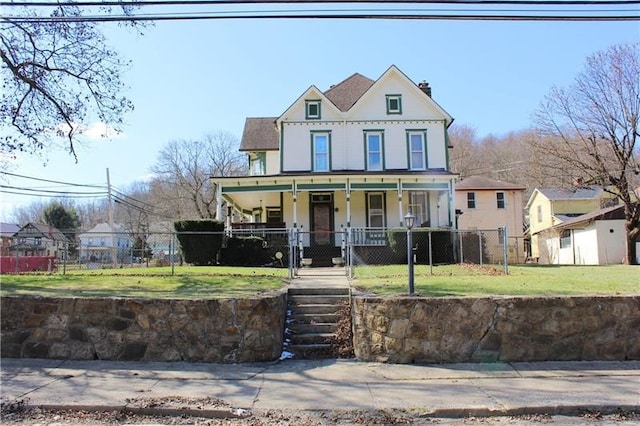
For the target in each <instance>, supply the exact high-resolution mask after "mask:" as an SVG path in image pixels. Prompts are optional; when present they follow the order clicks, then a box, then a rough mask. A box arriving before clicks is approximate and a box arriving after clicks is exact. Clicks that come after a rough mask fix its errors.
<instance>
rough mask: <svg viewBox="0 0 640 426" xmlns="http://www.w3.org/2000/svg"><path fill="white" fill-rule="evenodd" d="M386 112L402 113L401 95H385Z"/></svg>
mask: <svg viewBox="0 0 640 426" xmlns="http://www.w3.org/2000/svg"><path fill="white" fill-rule="evenodd" d="M386 97H387V114H402V95H386Z"/></svg>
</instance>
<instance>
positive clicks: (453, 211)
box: [449, 179, 456, 227]
mask: <svg viewBox="0 0 640 426" xmlns="http://www.w3.org/2000/svg"><path fill="white" fill-rule="evenodd" d="M455 190H456V188H455V181H454V180H453V179H450V180H449V226H450V227H453V226H454V220H455V214H456V204H455Z"/></svg>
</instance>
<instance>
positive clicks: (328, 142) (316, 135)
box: [311, 132, 331, 172]
mask: <svg viewBox="0 0 640 426" xmlns="http://www.w3.org/2000/svg"><path fill="white" fill-rule="evenodd" d="M320 138H325V139H326V151H318V141H319V139H320ZM311 144H312V147H311V149H312V167H313V171H314V172H330V171H331V133H330V132H312V133H311ZM319 156H323V157H326V158H325V164H326V167H323V168H320V167H318V164H319V163H320V161H318V159H319V158H320V157H319Z"/></svg>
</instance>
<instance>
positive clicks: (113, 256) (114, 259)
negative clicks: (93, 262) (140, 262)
mask: <svg viewBox="0 0 640 426" xmlns="http://www.w3.org/2000/svg"><path fill="white" fill-rule="evenodd" d="M107 193H108V197H109V229H111V261H112V262H113V266H114V267H116V268H117V267H118V255H117V252H116V242H115V238H114V236H115V232H114V229H113V199H112V197H111V179H110V178H109V168H108V167H107Z"/></svg>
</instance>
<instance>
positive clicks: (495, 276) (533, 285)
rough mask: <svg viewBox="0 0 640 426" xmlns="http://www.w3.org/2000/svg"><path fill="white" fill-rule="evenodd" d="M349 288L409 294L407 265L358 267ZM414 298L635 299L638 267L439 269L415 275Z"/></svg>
mask: <svg viewBox="0 0 640 426" xmlns="http://www.w3.org/2000/svg"><path fill="white" fill-rule="evenodd" d="M355 271H356V272H355V276H356V280H355V281H354V283H353V285H354V287H355V288H356V289H358V290H360V291H363V292H365V293H374V294H377V295H396V294H397V295H400V294H407V292H408V278H407V266H406V265H384V266H358V267H357V268H356V269H355ZM415 271H416V272H415V273H416V275H415V280H414V282H415V293H416V294H417V295H421V296H431V297H444V296H506V295H512V296H520V295H595V294H609V295H616V294H640V266H628V265H612V266H547V265H526V266H509V275H504V274H503V273H502V266H478V265H443V266H434V267H433V275H430V274H429V272H430V268H429V267H428V265H427V266H425V265H420V266H418V267H416V269H415Z"/></svg>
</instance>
